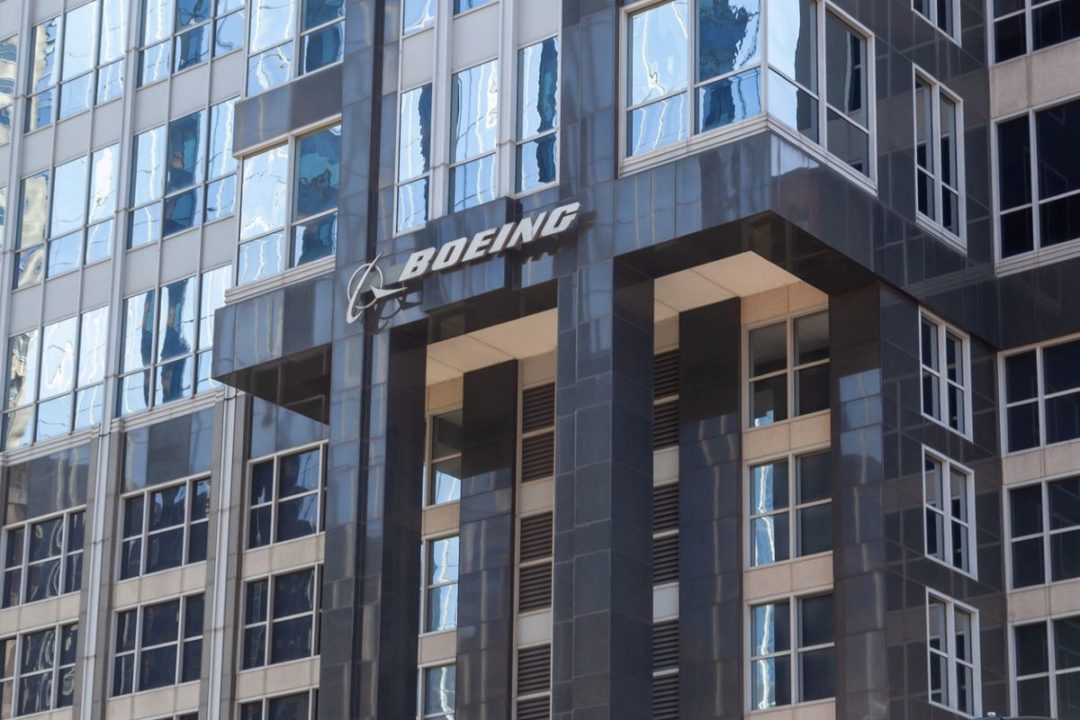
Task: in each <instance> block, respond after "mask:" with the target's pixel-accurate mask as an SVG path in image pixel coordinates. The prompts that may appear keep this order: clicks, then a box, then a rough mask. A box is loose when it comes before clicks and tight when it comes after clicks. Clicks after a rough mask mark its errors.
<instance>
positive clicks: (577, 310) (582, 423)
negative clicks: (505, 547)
mask: <svg viewBox="0 0 1080 720" xmlns="http://www.w3.org/2000/svg"><path fill="white" fill-rule="evenodd" d="M582 242H584V240H583V241H582ZM558 292H559V298H558V300H559V308H558V333H559V336H558V375H557V379H556V392H557V397H556V413H557V420H556V422H557V428H556V433H557V435H556V479H555V571H554V572H555V575H554V610H553V612H554V637H553V647H552V658H553V659H552V664H553V677H552V691H553V698H552V717H553V718H555V719H556V720H569V719H570V718H590V719H592V718H596V719H597V720H615V719H616V718H618V720H634V719H637V718H640V719H641V720H646V719H647V718H649V717H650V716H651V714H652V713H651V692H650V688H651V684H652V659H651V647H650V645H651V635H652V455H653V451H652V365H653V362H652V358H653V283H652V279H651V278H648V277H646V276H644V275H642V274H641V273H639V272H638V271H636V270H634V269H632V268H630V267H627V266H625V265H623V264H622V263H620V262H617V261H612V260H598V261H596V262H594V263H593V264H591V265H583V266H580V267H579V268H578V269H577V270H576V271H575V272H574V273H573V274H571V275H567V276H565V277H563V278H561V279H560V280H559V291H558Z"/></svg>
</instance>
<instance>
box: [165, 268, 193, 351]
mask: <svg viewBox="0 0 1080 720" xmlns="http://www.w3.org/2000/svg"><path fill="white" fill-rule="evenodd" d="M194 345H195V278H193V277H190V278H187V279H185V280H180V281H179V282H174V283H171V284H169V285H166V286H165V287H164V288H162V291H161V311H160V317H159V321H158V361H159V362H160V361H164V360H170V359H172V358H174V357H180V356H181V355H187V354H189V353H190V352H191V351H192V348H193V347H194Z"/></svg>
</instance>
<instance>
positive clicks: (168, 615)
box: [112, 593, 204, 697]
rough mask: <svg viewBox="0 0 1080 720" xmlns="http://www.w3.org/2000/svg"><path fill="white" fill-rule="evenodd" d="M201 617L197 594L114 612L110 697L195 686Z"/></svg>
mask: <svg viewBox="0 0 1080 720" xmlns="http://www.w3.org/2000/svg"><path fill="white" fill-rule="evenodd" d="M203 612H204V608H203V596H202V593H200V594H198V595H188V596H187V597H184V598H178V599H176V600H170V601H168V602H164V603H157V604H154V605H144V606H142V607H138V608H133V609H131V610H124V611H123V612H119V613H117V615H116V639H115V645H114V652H113V682H112V694H113V697H116V696H118V695H127V694H129V693H132V692H142V691H143V690H153V689H156V688H161V687H168V686H169V685H176V684H179V683H187V682H196V681H198V680H199V678H200V674H201V670H202V635H203Z"/></svg>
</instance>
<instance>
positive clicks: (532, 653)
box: [517, 645, 551, 696]
mask: <svg viewBox="0 0 1080 720" xmlns="http://www.w3.org/2000/svg"><path fill="white" fill-rule="evenodd" d="M550 689H551V646H550V645H544V646H543V647H535V648H528V649H527V650H519V651H518V667H517V692H518V695H519V696H521V695H532V694H533V693H542V692H547V691H548V690H550Z"/></svg>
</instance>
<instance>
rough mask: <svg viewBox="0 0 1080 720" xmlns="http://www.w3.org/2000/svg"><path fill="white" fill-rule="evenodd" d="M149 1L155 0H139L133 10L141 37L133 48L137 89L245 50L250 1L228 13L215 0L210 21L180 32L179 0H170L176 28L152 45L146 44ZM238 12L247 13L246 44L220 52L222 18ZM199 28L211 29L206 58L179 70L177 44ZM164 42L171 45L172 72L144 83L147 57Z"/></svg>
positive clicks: (244, 29)
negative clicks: (178, 19)
mask: <svg viewBox="0 0 1080 720" xmlns="http://www.w3.org/2000/svg"><path fill="white" fill-rule="evenodd" d="M148 1H149V2H153V0H136V2H138V3H139V7H137V8H135V11H134V13H133V15H134V18H133V20H134V23H135V24H136V25H137V27H138V31H137V36H138V37H137V39H136V42H135V47H134V48H133V50H134V51H135V66H134V67H135V78H134V80H135V82H134V87H135V88H136V89H138V88H144V87H150V86H152V85H155V84H157V83H160V82H165V81H166V80H168V79H170V78H172V77H175V76H177V75H181V74H183V73H186V72H187V71H189V70H191V69H193V68H197V67H202V66H203V65H204V64H206V63H209V62H212V61H213V60H215V59H217V58H219V57H225V56H227V55H231V54H232V53H234V52H237V51H238V50H242V49H244V48H246V47H247V34H248V0H240V2H241V6H240V7H239V8H233V9H232V10H228V11H226V12H225V13H219V12H218V10H219V7H218V6H219V2H220V0H213V7H212V8H211V11H210V17H208V18H207V19H206V20H204V21H202V22H200V23H196V24H194V25H189V26H187V27H185V28H183V29H182V30H180V31H179V32H178V31H177V29H176V1H177V0H169V1H170V2H171V3H172V23H171V25H172V30H171V31H170V32H169V36H168V38H166V39H163V40H158V41H157V42H154V43H150V44H149V45H146V44H144V43H145V33H146V24H147V20H146V3H147V2H148ZM238 13H239V14H242V15H243V25H244V27H243V32H244V44H243V45H241V46H240V47H237V48H233V49H232V50H226V51H225V52H222V53H218V52H217V49H218V48H217V36H218V27H219V25H220V23H221V22H222V21H224V20H226V19H228V18H232V17H233V16H235V15H236V14H238ZM197 28H204V30H203V32H205V31H206V30H205V29H206V28H209V31H210V36H209V39H208V40H207V49H206V53H207V54H206V58H205V59H203V60H200V61H199V62H197V63H195V64H193V65H188V66H187V67H184V68H181V69H180V70H177V69H176V58H177V46H178V45H179V40H180V37H181V36H183V35H189V34H191V33H193V32H194V31H195V30H196V29H197ZM161 45H168V58H169V61H168V71H167V72H166V73H165V75H164V76H163V77H159V78H157V79H154V80H149V81H146V82H144V81H143V68H144V63H143V57H144V55H145V54H146V53H148V52H149V51H150V50H153V49H154V48H157V47H158V46H161Z"/></svg>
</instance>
